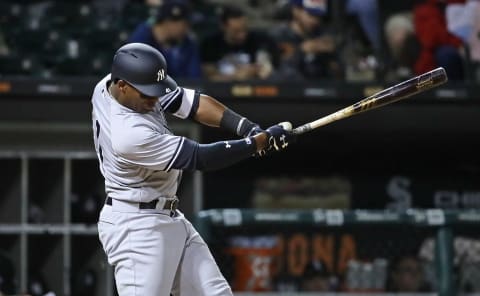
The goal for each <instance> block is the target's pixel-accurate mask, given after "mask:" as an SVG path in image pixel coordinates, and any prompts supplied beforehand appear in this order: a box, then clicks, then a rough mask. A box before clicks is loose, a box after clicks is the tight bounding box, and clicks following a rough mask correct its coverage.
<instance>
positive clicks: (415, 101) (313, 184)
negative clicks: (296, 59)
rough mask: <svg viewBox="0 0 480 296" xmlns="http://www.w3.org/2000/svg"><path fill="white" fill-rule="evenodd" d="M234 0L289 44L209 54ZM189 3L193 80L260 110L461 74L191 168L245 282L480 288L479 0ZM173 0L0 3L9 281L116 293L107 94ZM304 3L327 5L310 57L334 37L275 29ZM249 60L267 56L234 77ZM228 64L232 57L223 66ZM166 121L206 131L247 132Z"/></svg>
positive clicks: (32, 287)
mask: <svg viewBox="0 0 480 296" xmlns="http://www.w3.org/2000/svg"><path fill="white" fill-rule="evenodd" d="M225 4H235V6H238V9H241V10H242V11H243V12H244V16H245V19H246V20H247V23H248V26H249V27H250V28H251V29H253V30H255V31H256V32H257V31H258V32H261V33H262V34H265V35H260V36H273V37H272V44H273V47H268V48H267V47H260V48H259V49H258V51H255V52H253V55H254V57H253V59H254V61H252V57H250V62H249V61H248V59H247V61H245V53H244V52H240V54H238V52H237V54H230V55H229V56H228V57H227V56H225V57H220V56H217V57H212V55H211V52H208V53H205V52H204V51H205V50H208V49H210V50H212V48H213V49H215V48H216V47H217V43H215V39H208V38H209V37H210V36H211V35H212V33H215V32H216V31H217V30H218V28H219V27H220V23H221V21H220V20H219V19H221V15H224V14H225V6H224V5H225ZM182 5H183V4H182ZM187 5H188V7H189V9H190V10H189V12H190V13H189V14H188V15H187V16H185V19H186V20H187V21H188V23H189V24H190V28H191V29H189V31H188V34H189V36H193V37H192V40H194V41H195V42H198V46H199V52H200V54H199V60H198V62H199V63H200V64H201V66H202V71H201V72H199V73H197V74H192V75H190V74H182V73H180V74H179V75H178V76H177V77H176V78H177V81H179V82H181V84H182V85H183V86H186V87H191V88H196V89H199V90H201V91H203V92H205V93H207V94H210V95H212V96H214V97H215V98H217V99H219V100H220V101H222V102H224V103H225V104H226V105H228V106H230V107H231V108H232V109H234V110H237V111H238V112H239V113H241V114H245V115H247V116H248V117H249V118H250V119H252V120H253V121H256V122H258V123H260V124H262V126H269V125H271V124H274V123H276V122H280V121H284V120H290V121H292V123H293V124H294V126H296V125H299V124H302V123H305V122H308V121H311V120H313V119H316V118H318V117H319V116H320V115H326V114H328V113H330V112H332V111H335V110H337V109H339V108H341V107H344V106H346V105H349V104H351V103H353V102H355V101H357V100H359V99H361V98H363V97H365V96H367V95H369V94H372V93H374V92H376V91H378V90H380V89H382V88H384V87H387V86H389V85H392V84H394V83H396V82H398V81H401V80H402V79H404V78H406V77H410V76H413V75H415V73H418V71H421V70H422V69H428V67H431V66H445V67H446V69H447V72H448V74H449V75H450V77H451V78H452V79H451V81H450V82H449V83H448V84H446V85H445V86H443V87H441V88H439V89H435V90H432V91H429V92H428V93H424V94H421V95H419V96H417V97H414V98H412V99H410V100H408V101H406V102H401V103H399V104H396V105H392V106H388V107H385V108H382V109H379V110H376V111H373V112H371V113H368V114H363V115H360V116H358V117H355V118H351V119H348V120H344V121H341V122H338V123H335V124H332V125H331V126H327V127H325V128H322V129H319V130H316V131H314V132H312V133H310V134H308V135H305V136H303V137H301V138H300V139H299V140H298V143H297V144H296V145H295V146H293V147H291V149H290V150H289V151H287V152H285V153H283V154H281V155H274V156H271V157H269V158H266V159H261V160H258V159H251V160H248V161H245V162H242V163H241V164H238V165H236V166H234V167H231V168H229V169H225V170H222V171H219V172H208V173H200V172H195V173H188V174H186V175H185V177H184V181H183V183H182V186H181V190H180V193H179V196H180V198H181V208H182V210H183V211H184V212H185V213H186V215H187V216H188V217H189V219H191V220H192V221H195V223H196V226H197V227H198V229H199V231H201V233H202V235H203V236H204V237H205V239H206V241H207V242H208V243H209V245H210V247H211V249H212V251H213V253H214V256H215V257H216V259H217V261H218V263H219V265H220V267H221V269H222V271H223V273H224V274H225V276H226V277H227V279H228V280H229V282H230V283H231V285H232V287H233V288H234V290H235V291H236V295H237V294H238V295H244V296H246V295H257V294H258V295H272V296H273V295H360V294H362V293H363V294H362V295H369V294H374V293H375V295H387V293H393V294H388V295H441V296H451V295H474V294H476V293H477V294H480V232H479V231H478V229H479V226H480V211H479V210H478V209H479V207H480V182H479V180H480V158H479V151H480V137H479V135H480V108H479V107H480V98H479V93H480V85H479V82H480V67H479V63H480V52H479V51H480V48H479V42H480V24H479V20H480V1H476V0H444V1H442V0H404V1H387V0H358V1H354V0H330V1H318V0H316V1H315V0H312V1H308V0H305V1H288V0H283V1H282V0H238V1H221V0H203V1H202V0H198V1H197V0H192V1H190V2H189V3H187ZM308 5H313V6H308ZM159 7H162V1H155V0H147V1H140V0H137V1H134V0H122V1H120V0H118V1H96V0H88V1H80V0H77V1H73V0H71V1H54V0H44V1H34V0H16V1H13V0H12V1H9V0H1V1H0V102H1V107H0V164H1V167H2V170H1V171H0V180H1V181H0V182H1V184H2V186H0V295H34V296H37V295H116V294H115V293H116V292H115V287H114V281H113V276H112V270H111V269H110V268H109V267H108V266H107V264H106V261H105V257H104V254H103V251H102V250H101V246H100V243H99V241H98V239H97V231H96V224H95V223H96V219H97V214H98V212H99V210H100V208H101V207H102V204H103V202H104V199H105V193H104V188H103V179H102V177H101V175H100V173H99V171H98V167H97V160H96V155H95V153H94V151H93V145H92V141H91V136H92V131H91V126H90V114H91V108H90V95H91V92H92V89H93V86H94V85H95V83H96V81H97V80H98V79H100V78H101V77H103V75H105V74H107V73H108V72H109V66H110V62H111V58H112V54H113V53H114V52H115V50H116V48H118V47H119V46H120V45H122V44H124V43H125V42H128V40H131V39H130V38H132V37H131V36H132V33H133V32H134V31H135V30H136V28H137V26H138V25H139V24H142V23H144V22H145V21H147V23H146V24H150V25H152V24H155V23H156V21H157V20H158V14H159V11H160V10H161V8H159ZM182 7H183V6H182ZM294 9H303V10H305V11H306V12H307V13H313V14H315V18H319V19H321V20H322V22H323V24H322V26H323V27H322V28H321V29H318V28H317V29H318V31H321V33H319V32H317V31H316V33H315V34H318V36H320V37H325V39H327V40H328V41H326V43H325V44H327V45H325V47H326V48H327V49H326V52H327V53H328V54H324V55H322V58H321V59H320V61H319V62H318V64H317V63H315V62H312V61H313V60H315V58H311V57H312V55H310V56H309V55H308V54H304V56H303V57H302V58H303V60H302V61H303V62H302V63H301V65H300V66H299V64H296V65H293V66H292V64H291V60H288V54H289V49H291V48H293V51H294V52H297V51H298V50H304V49H302V46H303V45H305V46H306V43H304V41H308V40H309V39H314V37H315V38H316V37H318V36H316V35H315V34H313V33H312V34H313V35H315V36H306V37H305V36H303V37H302V38H303V39H302V38H297V39H295V38H293V39H292V40H283V39H282V38H279V37H278V30H277V29H278V28H284V27H285V26H287V27H288V26H289V24H291V22H290V20H291V17H292V14H295V13H299V10H297V11H296V12H294ZM309 9H310V10H309ZM315 9H316V11H314V10H315ZM166 13H167V15H169V13H171V14H175V13H174V12H173V10H172V11H170V12H169V11H167V12H166ZM233 14H235V13H233ZM182 17H183V14H182ZM167 19H168V18H167ZM275 33H277V35H275ZM307 35H308V34H307ZM280 37H282V36H280ZM283 37H285V35H283ZM204 40H209V42H206V43H207V44H205V42H203V41H204ZM212 40H213V42H212ZM261 40H263V39H261ZM217 41H218V42H220V43H221V42H222V41H221V38H220V39H217ZM286 41H289V42H290V43H288V42H286ZM252 44H253V45H252ZM252 44H250V45H248V46H245V48H248V50H251V49H252V47H253V48H255V45H256V44H257V43H255V42H253V43H252ZM177 45H178V44H177V43H173V45H172V46H173V47H175V46H177ZM209 45H210V47H209ZM270 45H271V44H270ZM292 46H293V47H292ZM225 47H226V46H223V47H220V45H218V48H219V51H222V50H225ZM233 47H235V46H233ZM238 47H240V48H242V46H241V45H238ZM299 48H300V49H299ZM265 51H266V52H265ZM265 53H266V55H265ZM290 53H291V51H290ZM250 54H252V53H251V52H250ZM319 55H320V54H319ZM313 56H315V55H313ZM180 58H185V57H180ZM215 58H216V59H215ZM242 63H243V64H248V63H250V64H255V65H256V66H255V67H257V68H258V69H263V70H258V69H257V68H255V69H257V70H258V72H255V73H253V74H252V75H250V76H248V75H247V76H245V75H240V74H239V75H237V72H235V71H236V68H235V67H238V68H239V67H241V66H239V64H242ZM172 64H173V62H172ZM212 65H213V67H218V69H216V71H217V72H216V75H210V74H209V73H207V69H208V66H212ZM232 73H233V74H232ZM222 75H223V76H222ZM169 122H170V123H171V126H172V127H173V129H174V130H175V131H176V132H177V133H178V134H181V135H185V136H188V137H191V138H194V139H197V140H199V141H201V142H210V141H215V140H220V139H224V138H226V137H230V135H228V134H227V133H224V132H223V131H218V130H214V129H211V128H207V127H200V126H198V125H195V124H194V123H192V122H183V121H179V120H176V119H175V118H171V119H170V121H169ZM48 293H50V294H48ZM404 293H407V294H404Z"/></svg>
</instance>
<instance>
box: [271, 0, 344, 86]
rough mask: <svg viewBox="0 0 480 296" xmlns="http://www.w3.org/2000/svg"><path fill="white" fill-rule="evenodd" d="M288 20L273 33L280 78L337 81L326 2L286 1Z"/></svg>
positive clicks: (340, 71)
mask: <svg viewBox="0 0 480 296" xmlns="http://www.w3.org/2000/svg"><path fill="white" fill-rule="evenodd" d="M290 4H291V20H290V21H289V22H288V23H286V24H284V25H283V26H280V27H279V28H277V29H275V30H273V32H272V34H273V36H274V37H275V39H276V41H277V44H278V45H279V47H280V50H281V66H280V67H281V69H280V74H281V75H282V76H283V77H284V78H289V79H295V78H302V77H303V78H340V77H341V76H342V70H341V67H340V63H339V60H338V58H337V54H336V50H337V46H336V42H335V39H334V37H333V33H332V32H331V30H329V28H328V26H327V24H326V20H325V15H326V13H327V1H326V0H324V1H309V0H290Z"/></svg>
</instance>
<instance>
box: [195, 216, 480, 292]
mask: <svg viewBox="0 0 480 296" xmlns="http://www.w3.org/2000/svg"><path fill="white" fill-rule="evenodd" d="M195 222H196V227H197V229H198V231H199V232H200V233H201V235H202V236H203V237H204V239H205V240H206V242H207V243H208V244H209V246H210V248H211V249H212V251H213V253H214V256H215V257H216V258H217V261H219V262H220V266H221V268H222V271H223V272H224V273H225V274H226V275H227V277H228V276H229V275H230V276H231V275H232V273H234V271H232V270H227V271H225V269H228V268H231V269H234V268H233V267H232V265H234V264H235V263H234V262H235V261H234V260H233V259H228V255H226V253H228V252H226V251H225V250H226V249H228V248H229V247H228V246H225V242H227V241H229V237H231V236H238V235H241V236H242V237H243V238H244V240H245V238H247V237H249V236H250V237H255V236H257V237H258V235H259V234H261V235H260V236H262V235H263V236H264V235H265V234H266V233H268V234H270V235H272V234H273V235H276V234H278V233H284V232H289V231H290V232H291V231H292V230H293V231H297V232H298V231H301V232H307V233H310V232H312V231H314V232H315V231H320V232H327V233H335V232H344V233H345V231H346V232H351V233H354V236H356V237H358V238H360V239H359V240H362V237H363V240H364V241H365V240H366V241H369V242H368V243H367V244H365V243H361V242H360V243H359V244H358V246H359V248H365V249H369V248H371V249H372V252H374V253H377V254H380V253H381V252H383V251H384V250H385V249H390V252H392V253H395V251H398V250H400V249H402V247H403V246H404V245H405V244H409V245H410V247H415V248H416V249H417V250H418V252H421V253H423V254H421V256H422V255H423V256H426V257H428V255H426V254H427V253H428V249H429V248H430V250H431V253H432V254H431V259H432V262H431V263H432V269H431V270H432V271H433V278H434V279H433V281H434V282H435V287H433V291H432V292H434V294H422V295H439V296H452V295H467V294H469V293H472V292H477V293H478V292H479V291H477V290H475V288H472V287H470V288H469V289H464V288H462V289H463V290H462V291H461V290H460V287H459V285H460V284H461V283H463V282H464V280H463V279H460V278H459V275H458V272H459V271H458V268H457V267H456V266H454V265H455V264H456V265H458V264H460V263H459V262H458V257H459V256H460V257H462V258H463V259H462V258H460V260H461V261H462V262H461V263H463V264H464V263H465V260H473V261H475V260H476V259H475V257H471V256H470V257H469V258H467V257H468V256H465V255H462V254H457V253H458V252H462V250H463V251H467V252H470V253H472V252H474V253H475V252H476V251H475V250H474V249H476V248H477V247H478V246H477V245H476V244H474V245H471V244H467V245H465V246H464V247H463V248H462V246H460V247H459V243H458V242H457V241H456V239H457V238H459V237H460V236H462V237H470V238H473V239H474V240H475V239H477V238H478V234H477V233H478V231H476V229H478V226H479V225H480V211H478V210H458V211H457V210H441V209H426V210H419V209H411V210H407V211H405V212H393V211H387V210H385V211H384V210H352V211H341V210H323V209H312V210H252V209H212V210H205V211H201V212H199V213H198V215H197V217H196V221H195ZM429 239H430V240H431V241H430V244H429ZM374 240H377V242H373V243H372V241H374ZM230 241H232V240H230ZM237 241H238V240H237ZM412 241H414V242H412ZM475 241H476V240H475ZM431 242H434V243H433V244H431ZM369 244H370V245H369ZM382 244H384V245H382ZM454 245H455V247H454ZM432 246H433V248H432ZM404 249H408V247H406V248H404ZM457 249H458V250H457ZM297 251H298V250H296V252H297ZM362 252H363V255H362V256H359V257H363V258H360V260H364V259H365V257H368V256H365V250H359V251H358V254H360V253H362ZM367 253H368V252H367ZM465 258H467V259H465ZM472 258H473V259H472ZM454 261H455V262H454ZM222 262H224V263H225V262H227V263H226V264H223V266H222ZM468 263H469V264H470V265H472V266H477V265H478V264H479V263H478V262H468ZM225 265H226V266H227V267H225ZM387 270H388V269H384V270H383V272H384V273H387ZM474 270H476V269H474ZM477 271H478V270H476V271H470V273H473V274H477V273H478V272H477ZM380 276H382V275H380ZM383 276H385V277H387V276H388V275H385V274H383ZM461 276H463V275H461ZM376 277H379V274H378V273H377V274H376ZM345 278H346V276H345ZM229 280H231V279H229ZM472 281H473V282H478V280H476V279H475V278H474V279H472ZM462 285H463V284H462ZM474 285H475V284H474ZM343 292H344V291H343ZM242 293H246V294H245V295H250V294H248V293H251V292H248V291H247V292H242ZM354 294H355V293H354ZM367 294H369V293H368V292H367ZM241 295H243V294H241ZM282 295H283V294H282ZM292 295H295V294H294V293H293V294H292ZM322 295H323V294H322ZM328 295H337V294H328ZM338 295H344V294H338ZM346 295H348V294H346ZM395 295H397V294H395Z"/></svg>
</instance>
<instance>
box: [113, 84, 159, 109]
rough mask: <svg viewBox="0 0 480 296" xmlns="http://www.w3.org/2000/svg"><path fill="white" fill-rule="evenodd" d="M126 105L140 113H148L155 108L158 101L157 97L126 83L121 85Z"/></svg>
mask: <svg viewBox="0 0 480 296" xmlns="http://www.w3.org/2000/svg"><path fill="white" fill-rule="evenodd" d="M121 89H122V93H123V97H124V100H123V102H124V105H125V106H127V107H128V108H130V109H132V110H133V111H135V112H138V113H148V112H151V111H153V110H154V109H155V105H156V104H157V102H158V98H157V97H150V96H147V95H144V94H142V93H141V92H139V91H138V90H137V89H136V88H134V87H133V86H131V85H129V84H128V83H124V85H123V86H122V87H121Z"/></svg>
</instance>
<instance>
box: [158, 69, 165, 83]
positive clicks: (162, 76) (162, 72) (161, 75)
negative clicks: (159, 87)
mask: <svg viewBox="0 0 480 296" xmlns="http://www.w3.org/2000/svg"><path fill="white" fill-rule="evenodd" d="M163 79H165V70H163V69H160V70H158V73H157V81H160V80H163Z"/></svg>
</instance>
